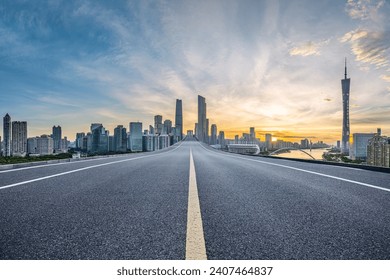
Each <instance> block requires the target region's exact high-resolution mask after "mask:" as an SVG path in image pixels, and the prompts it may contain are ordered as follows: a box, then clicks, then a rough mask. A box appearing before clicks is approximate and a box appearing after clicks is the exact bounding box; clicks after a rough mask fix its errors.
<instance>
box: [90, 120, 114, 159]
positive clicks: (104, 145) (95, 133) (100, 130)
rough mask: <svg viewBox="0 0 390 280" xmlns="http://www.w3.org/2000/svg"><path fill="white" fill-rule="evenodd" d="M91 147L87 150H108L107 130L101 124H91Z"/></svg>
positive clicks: (104, 151) (96, 151) (97, 151)
mask: <svg viewBox="0 0 390 280" xmlns="http://www.w3.org/2000/svg"><path fill="white" fill-rule="evenodd" d="M91 137H92V139H91V140H92V143H91V149H90V150H88V152H91V153H98V154H103V153H107V152H108V140H109V132H108V131H107V130H106V129H105V128H104V127H103V125H102V124H97V123H94V124H92V125H91Z"/></svg>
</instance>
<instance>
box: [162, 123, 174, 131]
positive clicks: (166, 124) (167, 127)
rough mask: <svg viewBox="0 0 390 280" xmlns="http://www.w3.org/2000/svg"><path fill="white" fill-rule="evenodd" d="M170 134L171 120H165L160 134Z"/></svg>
mask: <svg viewBox="0 0 390 280" xmlns="http://www.w3.org/2000/svg"><path fill="white" fill-rule="evenodd" d="M171 132H172V121H171V120H165V121H164V125H163V132H162V134H170V133H171Z"/></svg>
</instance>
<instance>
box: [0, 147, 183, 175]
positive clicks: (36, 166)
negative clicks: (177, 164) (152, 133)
mask: <svg viewBox="0 0 390 280" xmlns="http://www.w3.org/2000/svg"><path fill="white" fill-rule="evenodd" d="M181 144H182V143H180V145H179V146H181ZM179 146H177V147H176V148H178V147H179ZM176 148H175V149H176ZM167 152H169V151H167ZM125 156H127V155H126V154H124V155H118V156H117V157H103V158H91V159H88V160H78V161H70V162H59V163H48V164H42V165H35V166H27V167H20V168H14V169H6V170H0V174H1V173H9V172H17V171H21V170H26V169H35V168H44V167H52V166H57V165H67V164H75V163H88V162H93V161H97V160H105V159H116V158H121V157H125ZM35 163H39V161H36V162H35Z"/></svg>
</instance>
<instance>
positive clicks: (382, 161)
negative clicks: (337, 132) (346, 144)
mask: <svg viewBox="0 0 390 280" xmlns="http://www.w3.org/2000/svg"><path fill="white" fill-rule="evenodd" d="M381 134H382V132H381V129H380V128H378V129H377V132H376V133H354V134H353V135H352V136H353V137H352V139H353V142H352V145H351V149H350V150H349V156H350V158H351V159H353V160H361V161H364V162H366V163H367V164H368V165H373V166H380V167H390V138H389V137H386V136H382V135H381Z"/></svg>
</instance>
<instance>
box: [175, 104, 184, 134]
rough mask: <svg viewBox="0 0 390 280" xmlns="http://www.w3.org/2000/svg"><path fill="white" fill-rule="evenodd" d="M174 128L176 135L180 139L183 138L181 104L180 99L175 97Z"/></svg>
mask: <svg viewBox="0 0 390 280" xmlns="http://www.w3.org/2000/svg"><path fill="white" fill-rule="evenodd" d="M175 128H176V136H178V140H179V141H181V140H182V138H183V104H182V101H181V100H180V99H176V114H175Z"/></svg>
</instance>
